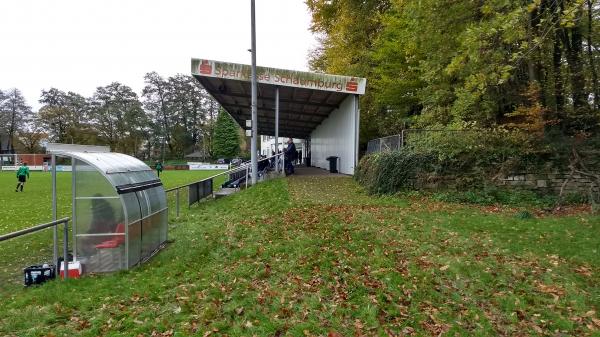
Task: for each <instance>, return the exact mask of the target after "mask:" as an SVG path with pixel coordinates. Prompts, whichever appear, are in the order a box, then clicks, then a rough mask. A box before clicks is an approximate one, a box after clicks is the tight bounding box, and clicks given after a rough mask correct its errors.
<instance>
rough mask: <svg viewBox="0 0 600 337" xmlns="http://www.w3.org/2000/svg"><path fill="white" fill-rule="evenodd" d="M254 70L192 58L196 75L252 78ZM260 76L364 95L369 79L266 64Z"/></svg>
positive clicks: (278, 82)
mask: <svg viewBox="0 0 600 337" xmlns="http://www.w3.org/2000/svg"><path fill="white" fill-rule="evenodd" d="M251 72H252V71H251V67H250V66H249V65H246V64H237V63H228V62H219V61H213V60H203V59H192V74H194V75H197V76H206V77H216V78H226V79H232V80H240V81H250V74H251ZM256 77H257V80H258V82H259V83H265V84H272V85H281V86H288V87H295V88H306V89H317V90H326V91H336V92H346V93H351V94H364V93H365V88H366V84H367V80H366V79H365V78H359V77H354V76H353V77H350V76H342V75H330V74H321V73H310V72H304V71H294V70H286V69H276V68H266V67H257V69H256Z"/></svg>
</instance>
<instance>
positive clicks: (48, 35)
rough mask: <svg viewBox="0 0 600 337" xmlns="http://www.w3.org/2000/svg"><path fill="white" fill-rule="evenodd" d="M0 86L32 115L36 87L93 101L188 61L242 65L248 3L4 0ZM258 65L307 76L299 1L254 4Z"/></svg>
mask: <svg viewBox="0 0 600 337" xmlns="http://www.w3.org/2000/svg"><path fill="white" fill-rule="evenodd" d="M0 13H2V18H1V19H0V36H2V50H1V51H0V89H3V90H6V89H9V88H18V89H20V90H21V91H22V92H23V95H24V96H25V98H26V99H27V103H28V104H29V105H31V106H32V107H33V108H34V110H37V109H38V108H39V107H40V104H39V103H38V102H37V101H38V99H39V96H40V92H41V90H42V89H48V88H50V87H56V88H58V89H61V90H64V91H74V92H77V93H79V94H82V95H84V96H86V97H87V96H91V95H92V94H93V92H94V91H95V89H96V87H98V86H104V85H107V84H109V83H111V82H113V81H119V82H121V83H123V84H126V85H129V86H131V87H132V88H133V89H134V90H135V91H137V92H138V94H140V93H141V89H142V88H143V86H144V83H143V76H144V74H145V73H147V72H150V71H157V72H158V73H159V74H161V75H162V76H164V77H167V76H171V75H174V74H177V73H183V74H189V71H190V59H191V58H192V57H197V58H207V59H214V60H219V61H229V62H235V63H247V64H250V53H249V52H248V51H247V50H248V49H249V48H250V0H168V1H167V0H2V1H0ZM256 21H257V48H256V49H257V63H258V65H263V66H270V67H275V68H285V69H296V70H306V69H308V66H307V55H308V52H309V50H310V49H311V48H313V47H314V46H315V45H316V42H315V38H314V37H313V36H312V34H311V33H310V32H309V31H308V27H309V25H310V14H309V12H308V9H307V8H306V5H305V4H304V1H303V0H256Z"/></svg>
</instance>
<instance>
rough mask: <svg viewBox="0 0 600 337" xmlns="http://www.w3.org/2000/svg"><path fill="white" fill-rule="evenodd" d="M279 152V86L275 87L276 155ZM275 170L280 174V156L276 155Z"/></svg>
mask: <svg viewBox="0 0 600 337" xmlns="http://www.w3.org/2000/svg"><path fill="white" fill-rule="evenodd" d="M278 153H279V87H275V155H276V156H277V154H278ZM275 172H277V174H279V157H275Z"/></svg>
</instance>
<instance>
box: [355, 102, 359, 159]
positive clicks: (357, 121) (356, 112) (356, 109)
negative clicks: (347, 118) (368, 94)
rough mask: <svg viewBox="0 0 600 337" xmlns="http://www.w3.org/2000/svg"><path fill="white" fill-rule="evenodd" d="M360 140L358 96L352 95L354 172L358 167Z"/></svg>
mask: <svg viewBox="0 0 600 337" xmlns="http://www.w3.org/2000/svg"><path fill="white" fill-rule="evenodd" d="M359 140H360V96H359V95H354V170H356V167H357V166H358V147H359Z"/></svg>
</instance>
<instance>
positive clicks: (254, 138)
mask: <svg viewBox="0 0 600 337" xmlns="http://www.w3.org/2000/svg"><path fill="white" fill-rule="evenodd" d="M250 16H251V20H250V21H251V26H252V27H251V35H252V50H251V52H252V138H251V140H250V141H251V144H250V152H251V153H250V162H251V164H252V185H254V184H256V180H257V175H258V161H257V155H256V141H257V137H258V135H257V133H258V127H257V125H256V124H257V123H258V112H257V101H258V99H257V91H258V85H257V83H256V17H255V4H254V0H250Z"/></svg>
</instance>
